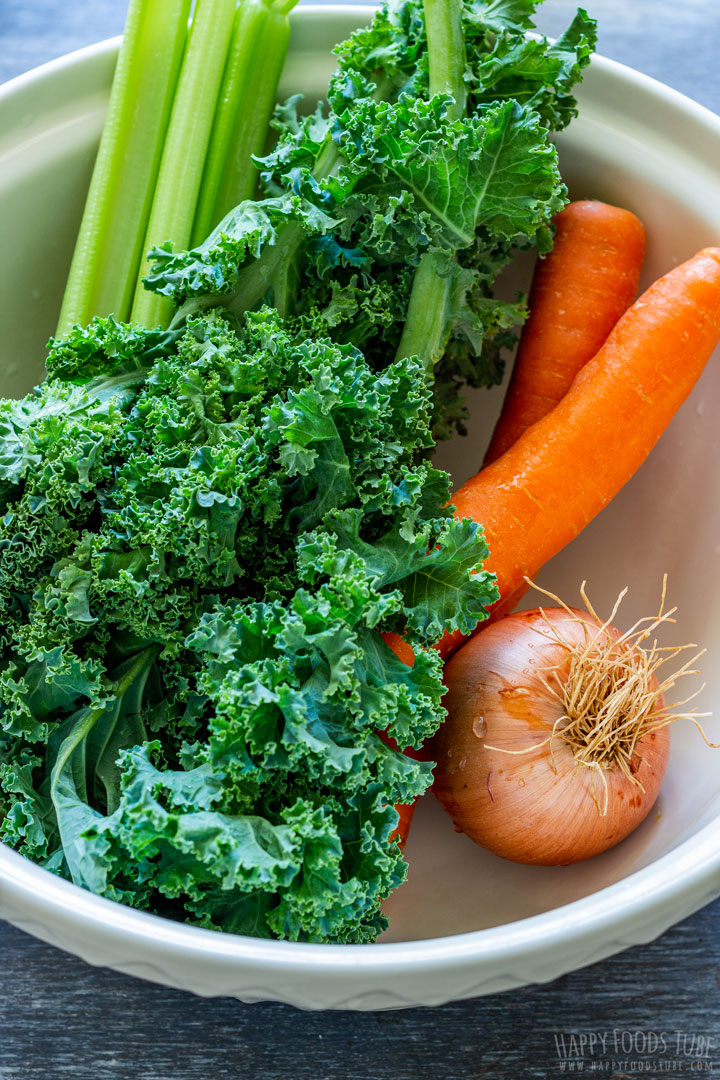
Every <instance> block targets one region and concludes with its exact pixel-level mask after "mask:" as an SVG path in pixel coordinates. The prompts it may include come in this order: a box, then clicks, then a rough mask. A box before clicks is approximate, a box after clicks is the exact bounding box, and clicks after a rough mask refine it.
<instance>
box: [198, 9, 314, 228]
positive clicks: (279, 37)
mask: <svg viewBox="0 0 720 1080" xmlns="http://www.w3.org/2000/svg"><path fill="white" fill-rule="evenodd" d="M296 3H297V0H286V2H285V3H284V4H283V5H282V6H281V7H278V5H277V4H273V3H272V0H241V3H240V6H239V7H238V9H237V14H236V16H235V25H234V27H233V36H232V41H231V43H230V52H229V55H228V60H227V64H226V66H225V73H224V75H223V83H222V88H221V90H220V97H219V99H218V107H217V112H216V114H215V122H214V124H213V131H212V137H211V139H210V147H209V149H208V154H207V158H206V161H205V171H204V174H203V179H202V185H201V190H200V200H199V203H198V208H197V213H196V216H195V224H194V226H193V234H192V243H193V246H194V245H197V244H200V243H202V241H203V240H204V239H205V237H206V236H207V235H208V233H209V232H210V231H211V229H213V228H214V227H215V226H216V225H217V223H218V222H219V221H221V220H222V218H224V217H225V215H226V214H227V213H228V212H229V211H230V210H232V209H233V207H235V206H237V205H238V203H241V202H243V201H244V200H245V199H251V198H252V197H253V196H254V194H255V188H256V185H257V170H256V168H255V166H254V165H253V162H252V156H253V154H256V155H257V154H262V152H263V149H264V147H265V139H266V138H267V131H268V125H269V122H270V117H271V115H272V110H273V107H274V105H275V97H276V94H277V87H278V83H279V81H280V76H281V74H282V69H283V66H284V64H285V57H286V56H287V49H288V43H289V41H290V23H289V20H288V13H289V12H290V11H291V10H292V8H294V7H295V4H296Z"/></svg>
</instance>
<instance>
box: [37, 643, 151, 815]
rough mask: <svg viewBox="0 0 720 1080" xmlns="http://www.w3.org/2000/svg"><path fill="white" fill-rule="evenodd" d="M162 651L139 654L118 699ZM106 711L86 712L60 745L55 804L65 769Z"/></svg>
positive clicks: (120, 682)
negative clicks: (57, 789) (59, 783)
mask: <svg viewBox="0 0 720 1080" xmlns="http://www.w3.org/2000/svg"><path fill="white" fill-rule="evenodd" d="M160 651H161V646H159V645H148V646H147V648H145V649H143V650H142V651H141V652H139V653H138V654H137V656H136V657H135V659H134V660H133V661H132V663H131V664H130V666H129V667H128V669H127V670H126V671H125V672H124V673H123V675H122V676H121V677H120V678H119V679H118V681H117V683H116V684H115V696H116V697H118V698H121V697H123V695H124V694H126V693H127V692H128V690H129V689H130V687H131V686H132V684H133V683H134V682H135V680H136V679H137V678H138V676H140V675H141V674H142V672H143V671H144V670H145V669H146V668H149V667H150V666H151V664H152V662H153V661H154V660H155V657H156V656H157V655H158V653H159V652H160ZM106 709H107V705H101V706H99V707H96V708H94V709H87V710H85V713H84V715H82V716H80V718H79V719H78V720H77V722H76V723H75V724H74V726H73V728H72V730H71V731H70V734H69V735H67V736H66V737H65V738H64V739H63V741H62V743H61V744H60V749H59V750H58V755H57V758H56V759H55V764H54V765H53V769H52V774H51V779H50V795H51V798H52V800H53V803H54V802H55V791H56V788H57V785H58V781H59V779H60V776H61V774H62V771H63V769H64V768H65V766H66V765H67V763H68V761H69V760H70V758H71V757H72V755H73V754H74V752H75V750H77V748H78V746H79V745H80V743H81V742H82V741H83V740H84V739H86V738H87V736H88V735H89V734H90V732H91V731H92V729H93V728H94V727H95V725H96V724H97V722H98V720H99V719H100V717H101V716H102V715H103V713H104V712H105V710H106Z"/></svg>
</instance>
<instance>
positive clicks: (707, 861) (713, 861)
mask: <svg viewBox="0 0 720 1080" xmlns="http://www.w3.org/2000/svg"><path fill="white" fill-rule="evenodd" d="M329 9H330V11H331V12H332V15H333V16H336V17H337V16H340V17H345V18H349V17H353V18H355V17H356V18H357V19H358V24H359V23H360V21H361V20H362V19H363V18H364V17H369V16H370V15H371V14H372V12H373V10H374V5H371V4H343V3H339V4H332V6H330V5H328V4H308V5H304V6H303V7H301V8H296V9H295V10H294V12H293V13H292V18H293V20H298V21H302V22H304V21H305V20H306V19H307V20H312V19H313V18H316V17H318V16H319V15H322V16H327V15H328V12H329ZM120 40H121V38H120V36H119V35H118V36H115V37H111V38H107V39H105V40H103V41H100V42H97V43H95V44H92V45H88V46H85V47H83V48H80V49H77V50H74V51H73V52H70V53H66V54H65V55H63V56H61V57H58V58H56V59H53V60H50V61H48V62H47V63H44V64H42V65H39V66H38V67H36V68H33V69H32V70H30V71H28V72H25V73H23V74H20V75H18V76H16V77H15V78H13V79H11V80H9V81H8V82H6V83H5V84H4V85H2V86H0V105H2V104H3V103H4V102H5V100H7V99H9V98H11V97H12V96H13V95H14V94H15V93H17V92H19V91H22V90H25V88H27V87H29V86H31V85H33V84H36V83H40V82H42V81H43V80H45V79H46V78H48V77H53V76H54V75H57V74H59V73H61V72H64V71H67V70H69V69H71V68H73V67H76V66H82V65H85V64H88V63H90V62H92V61H97V60H109V59H110V57H111V55H112V54H113V52H115V51H116V50H117V48H118V46H119V43H120ZM592 67H593V69H594V70H599V71H601V72H604V73H605V74H606V75H608V76H609V77H610V78H611V79H613V80H615V81H617V82H618V84H623V85H624V86H625V88H626V89H627V90H628V91H636V92H640V93H641V94H644V95H645V96H648V95H649V96H651V97H652V99H653V100H654V101H655V102H657V100H658V99H660V100H661V101H662V102H663V103H664V104H666V105H667V106H670V107H672V108H674V109H680V110H681V111H682V113H683V115H684V117H685V118H692V119H693V120H694V122H695V123H696V124H697V125H699V126H700V127H702V128H704V129H709V130H710V132H711V134H712V135H713V136H714V137H715V138H716V139H720V117H718V116H716V115H715V114H714V113H713V112H712V111H711V110H710V109H707V108H706V107H705V106H703V105H700V104H699V103H698V102H695V101H693V100H692V99H691V98H688V97H687V96H686V95H684V94H682V93H680V92H679V91H677V90H674V89H672V88H671V87H668V86H666V85H665V84H664V83H661V82H659V81H658V80H656V79H653V78H652V77H650V76H648V75H644V74H643V73H641V72H638V71H635V70H634V69H633V68H630V67H627V66H626V65H625V64H621V63H619V62H618V61H615V60H611V59H609V58H607V57H604V56H601V55H597V54H596V55H595V56H594V57H593V59H592ZM9 890H11V892H10V891H9ZM717 893H720V831H719V830H718V829H717V823H716V822H709V823H708V824H707V825H705V826H704V827H703V828H702V829H700V830H699V832H697V833H696V834H694V835H693V836H691V837H689V838H687V839H686V840H684V841H682V842H681V843H679V844H678V845H677V846H676V847H674V848H673V849H671V850H670V851H669V852H667V853H666V854H665V855H662V856H660V857H659V858H657V859H654V860H653V861H652V862H651V863H650V864H648V865H647V866H645V867H643V868H642V869H640V870H636V871H634V872H632V873H631V874H628V875H627V876H626V877H624V878H622V879H620V880H619V881H617V882H614V883H613V884H611V885H607V886H605V887H603V888H601V889H599V890H597V891H595V892H593V893H590V894H589V895H587V896H583V897H581V898H579V899H577V900H573V901H571V902H569V903H566V904H562V905H561V906H559V907H556V908H551V909H550V910H549V911H545V912H542V913H540V914H537V915H532V916H528V917H526V918H523V919H518V920H514V921H513V922H509V923H504V924H499V925H497V926H492V927H487V928H484V929H480V930H472V931H467V932H464V933H460V934H451V935H444V936H441V937H434V938H420V939H416V940H410V941H395V942H375V943H371V944H361V945H354V944H353V945H350V944H341V945H338V944H318V943H311V942H291V941H285V940H268V939H263V938H254V937H249V936H243V935H238V934H228V933H223V932H221V931H216V930H210V929H205V928H202V927H196V926H191V925H188V924H186V923H180V922H177V923H176V922H174V921H172V920H170V919H167V918H163V917H161V916H158V915H153V914H151V913H148V912H144V911H139V910H137V909H133V908H130V907H127V906H126V905H124V904H120V903H118V902H115V901H112V900H109V899H106V898H105V897H102V896H97V895H96V894H94V893H91V892H89V891H87V890H85V889H82V888H80V887H79V886H76V885H74V884H72V883H71V882H68V881H66V880H64V879H62V878H59V877H57V876H56V875H55V874H53V873H51V872H50V871H48V870H45V869H43V868H42V867H41V866H39V865H37V864H36V863H33V862H31V861H30V860H29V859H28V858H26V857H25V856H22V855H20V854H19V853H17V852H16V851H14V850H12V849H11V848H9V847H8V846H7V845H5V844H2V843H0V900H2V899H3V894H5V895H6V896H7V898H8V900H9V901H10V907H11V908H12V910H13V911H17V912H18V918H17V922H18V924H21V922H24V921H26V922H27V926H28V928H29V929H30V928H31V927H34V926H35V925H36V923H35V922H34V921H33V922H31V921H30V919H31V916H32V915H33V914H35V913H39V912H40V911H43V910H46V909H47V910H48V911H52V912H53V914H54V915H56V916H57V915H62V917H63V921H64V924H65V925H66V926H67V927H69V926H71V925H75V926H76V927H77V929H78V931H79V932H80V933H81V934H82V935H83V936H85V937H87V936H88V935H89V934H90V931H91V930H94V931H95V932H97V933H100V934H102V933H105V934H108V933H109V934H111V936H112V937H116V936H117V935H118V933H119V932H121V933H124V934H126V935H127V936H129V937H131V938H133V939H134V940H135V941H137V942H138V943H142V944H143V946H144V947H145V948H146V949H148V950H149V951H150V952H157V951H158V950H160V951H165V950H166V949H168V948H170V949H172V951H173V952H175V953H177V951H178V950H180V952H182V953H184V954H185V956H186V958H187V957H195V958H196V959H198V960H199V959H200V958H201V957H202V958H203V959H205V960H208V959H213V961H216V962H221V963H222V964H223V965H224V966H235V965H236V964H237V963H239V962H242V963H243V964H247V963H248V962H250V963H252V964H253V965H257V966H262V967H263V968H264V969H266V970H268V971H275V972H276V973H277V972H280V971H284V972H287V973H289V972H290V971H294V972H296V973H300V972H301V971H305V972H307V969H308V965H309V966H310V967H311V969H312V972H313V974H314V975H318V974H319V975H323V974H325V975H328V976H330V975H331V976H333V977H334V978H337V977H340V978H342V977H350V976H352V975H357V974H358V972H359V971H362V972H364V973H365V974H373V975H376V976H377V975H383V974H388V975H390V974H392V975H393V976H398V975H402V974H412V973H413V971H416V970H417V969H418V968H420V967H422V968H424V969H428V968H430V969H432V968H437V969H439V968H442V967H445V966H446V964H447V963H448V962H450V963H451V965H452V967H453V968H454V969H456V970H457V969H460V968H472V967H476V966H477V964H478V963H479V962H480V963H493V962H498V961H505V962H510V961H512V959H513V958H515V957H519V956H522V957H523V958H528V957H531V956H533V955H534V956H536V957H537V956H539V955H541V954H542V955H549V954H551V953H553V952H554V951H555V950H558V949H562V950H563V952H566V951H567V949H568V946H570V945H572V944H575V945H578V944H579V943H580V942H582V941H585V942H588V941H596V942H600V941H604V942H606V941H608V940H612V941H614V942H616V947H617V948H621V947H623V946H624V945H625V944H627V945H630V944H635V939H634V938H632V936H631V935H630V926H631V925H632V924H633V923H637V924H638V925H639V924H642V925H645V924H647V923H648V922H650V921H651V919H652V917H653V915H655V917H656V918H655V921H656V922H657V923H658V924H662V918H661V917H658V916H659V912H660V911H661V910H662V909H665V908H667V909H668V910H675V909H676V908H677V909H682V913H683V914H685V913H686V912H687V911H689V910H691V908H693V907H694V908H697V907H699V906H700V905H701V904H703V903H705V902H708V901H709V900H711V899H712V898H713V897H714V896H715V895H716V894H717ZM693 898H695V899H694V901H693ZM683 904H684V905H685V906H684V907H683ZM21 912H23V913H24V914H25V915H27V916H28V919H27V920H24V919H22V918H21V915H20V913H21ZM667 921H668V922H669V921H670V920H667ZM660 929H664V924H663V925H660ZM608 931H610V936H608ZM613 934H614V937H613ZM605 952H607V950H605Z"/></svg>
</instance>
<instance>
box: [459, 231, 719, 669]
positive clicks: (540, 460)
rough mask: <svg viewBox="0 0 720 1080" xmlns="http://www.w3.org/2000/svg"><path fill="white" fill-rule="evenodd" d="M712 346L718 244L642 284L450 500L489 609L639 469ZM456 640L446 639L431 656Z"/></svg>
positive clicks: (716, 322)
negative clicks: (575, 370)
mask: <svg viewBox="0 0 720 1080" xmlns="http://www.w3.org/2000/svg"><path fill="white" fill-rule="evenodd" d="M718 340H720V248H706V249H705V250H703V251H700V252H698V254H697V255H694V256H693V257H692V258H691V259H688V261H687V262H684V263H682V264H681V265H680V266H677V267H675V269H673V270H671V271H670V272H669V273H668V274H666V275H665V276H664V277H662V278H660V280H659V281H656V282H655V284H654V285H651V286H650V288H649V289H648V290H647V291H646V292H645V293H643V295H642V296H641V297H640V298H639V299H638V300H637V301H636V302H635V304H633V306H632V307H631V308H630V309H629V310H628V311H627V312H626V313H625V315H623V316H622V318H621V319H620V321H619V322H618V324H617V326H616V327H615V329H614V330H613V331H612V333H611V334H610V336H609V338H608V339H607V341H606V342H605V344H604V345H603V346H602V348H601V349H600V350H599V352H598V353H597V354H596V355H595V356H594V357H593V359H592V360H590V361H588V363H587V364H586V365H585V367H584V368H583V369H582V370H581V371H580V373H579V374H578V375H577V376H576V378H575V380H574V382H573V384H572V386H571V387H570V389H569V390H568V392H567V393H566V395H565V397H564V398H563V399H562V401H560V402H559V403H558V404H557V405H556V406H555V408H554V409H553V410H552V411H551V412H549V413H548V414H547V415H546V416H544V417H543V418H542V419H541V420H538V422H537V423H535V424H533V425H532V427H530V428H528V429H527V431H525V432H524V434H523V435H521V436H520V438H519V439H518V441H517V442H516V443H515V444H514V445H513V446H511V447H510V449H509V450H507V451H506V452H505V453H504V454H503V455H502V457H500V458H498V459H497V460H496V461H494V462H492V463H491V464H490V465H488V466H487V468H485V469H482V470H481V472H479V473H478V474H477V475H476V476H474V477H473V478H472V479H471V480H469V481H468V482H467V483H466V484H463V486H462V487H461V488H460V489H459V490H458V491H457V492H456V493H455V495H454V496H453V503H454V505H455V507H456V513H457V516H458V517H469V518H472V519H473V520H475V521H479V522H481V523H482V524H483V526H484V528H485V537H486V540H487V543H488V546H489V548H490V558H489V559H488V562H487V563H486V566H485V568H486V569H487V570H492V571H494V572H495V574H496V575H497V582H498V588H499V591H500V601H499V605H502V604H503V603H504V602H505V603H506V602H507V599H508V598H509V597H510V596H511V595H512V594H514V593H519V591H520V589H521V588H522V584H523V580H524V578H525V577H529V578H532V577H534V576H535V575H536V574H537V572H538V571H539V570H540V568H541V567H542V566H543V565H544V563H546V562H547V561H548V559H550V558H552V556H553V555H555V554H556V553H557V552H558V551H560V550H561V548H563V547H564V546H565V545H566V544H568V543H569V542H570V541H571V540H572V539H574V537H576V536H577V535H578V533H579V532H581V530H582V529H583V528H584V527H585V526H586V525H587V524H588V522H590V521H591V520H592V519H593V518H594V517H595V516H596V514H598V513H599V512H600V511H601V510H602V509H603V508H604V507H605V506H607V504H608V503H609V502H610V500H611V499H612V498H613V496H614V495H615V494H616V493H617V492H618V491H619V490H620V488H621V487H622V486H623V484H625V483H626V482H627V481H628V480H629V479H630V477H631V476H632V475H633V473H634V472H635V471H636V470H637V469H638V468H639V467H640V465H642V463H643V461H644V460H645V458H646V457H647V455H648V454H649V452H650V450H651V449H652V447H653V446H654V445H655V443H656V442H657V440H658V439H659V438H660V436H661V435H662V433H663V431H664V430H665V428H666V427H667V425H668V424H669V423H670V420H671V419H672V417H673V416H674V414H675V413H676V411H677V410H678V408H679V407H680V405H681V404H682V403H683V401H685V399H686V398H687V396H688V394H689V393H690V391H691V390H692V388H693V386H694V385H695V382H696V381H697V379H698V378H699V376H700V374H701V372H702V370H703V368H704V366H705V363H706V362H707V360H708V358H709V357H710V355H711V353H712V352H713V350H714V348H715V346H716V345H717V343H718ZM482 625H484V624H482V623H481V624H480V627H482ZM463 640H464V639H463V636H462V635H461V634H459V633H457V634H452V635H446V636H445V638H444V639H443V641H442V642H441V643H440V645H439V649H440V652H441V655H443V656H444V657H446V656H449V655H450V654H451V653H452V652H454V650H455V649H456V648H457V647H458V645H459V644H460V643H461V642H462V641H463Z"/></svg>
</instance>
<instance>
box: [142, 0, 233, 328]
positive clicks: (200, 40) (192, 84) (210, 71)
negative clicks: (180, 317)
mask: <svg viewBox="0 0 720 1080" xmlns="http://www.w3.org/2000/svg"><path fill="white" fill-rule="evenodd" d="M152 3H155V0H152ZM234 17H235V0H196V4H195V12H194V14H193V20H192V24H191V27H190V37H189V39H188V45H187V49H186V52H185V58H184V60H183V65H182V70H181V72H180V78H179V80H178V85H177V91H176V93H175V101H174V103H173V107H172V113H171V116H170V123H169V126H168V130H167V135H166V137H165V146H164V149H163V155H162V160H161V163H160V171H159V175H158V180H157V184H156V187H155V195H154V198H153V202H152V209H151V211H150V219H149V222H148V227H147V232H146V234H145V239H144V243H143V251H144V252H145V256H146V258H145V259H143V261H142V264H141V267H140V273H139V275H138V281H137V286H136V290H135V299H134V301H133V306H132V312H131V319H132V321H133V322H136V323H141V324H142V325H144V326H148V327H152V326H159V325H160V326H166V325H167V323H168V322H169V320H170V318H171V316H172V312H173V305H172V302H171V301H170V300H169V299H167V298H166V297H164V296H157V295H155V294H154V293H150V292H147V291H146V290H145V289H144V288H143V284H142V277H143V275H144V274H145V273H146V272H147V270H146V268H147V261H146V259H147V252H148V251H149V249H150V248H151V247H153V246H154V245H156V244H162V243H165V242H166V241H168V240H170V241H172V242H173V244H175V245H176V247H179V248H182V247H187V246H188V245H189V243H190V238H191V233H192V225H193V219H194V217H195V210H196V207H197V202H198V195H199V192H200V183H201V180H202V174H203V168H204V164H205V156H206V154H207V149H208V144H209V142H210V132H211V130H212V125H213V118H214V115H215V107H216V104H217V99H218V93H219V90H220V82H221V79H222V73H223V70H224V67H225V59H226V57H227V53H228V47H229V44H230V37H231V34H232V28H233V21H234Z"/></svg>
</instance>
